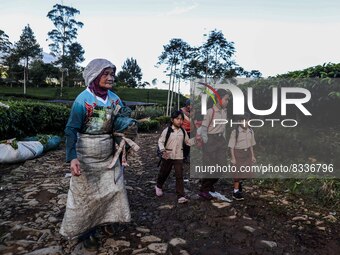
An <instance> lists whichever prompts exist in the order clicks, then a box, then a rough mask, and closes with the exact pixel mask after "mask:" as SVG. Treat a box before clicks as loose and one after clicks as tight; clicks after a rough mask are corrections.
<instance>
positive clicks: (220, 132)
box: [198, 89, 230, 201]
mask: <svg viewBox="0 0 340 255" xmlns="http://www.w3.org/2000/svg"><path fill="white" fill-rule="evenodd" d="M217 93H218V95H219V96H220V98H221V104H220V103H216V104H215V105H213V106H212V107H210V108H209V109H208V111H207V114H206V115H205V116H204V119H203V122H202V126H201V127H200V128H201V131H200V132H199V133H200V135H201V137H202V140H203V142H204V145H203V155H202V161H203V164H204V165H206V166H212V165H216V164H218V165H220V166H224V165H226V164H227V159H226V157H225V154H226V152H227V148H228V146H227V141H226V139H225V127H226V126H225V125H216V126H214V125H213V121H214V119H227V110H226V108H227V105H228V102H229V97H230V93H229V91H227V90H225V89H218V90H217ZM216 101H217V97H216ZM210 102H211V104H212V100H210ZM208 105H209V101H208ZM217 181H218V178H203V179H201V187H200V192H199V193H198V195H199V196H200V197H201V198H203V199H205V200H211V199H214V198H221V196H222V195H221V194H220V193H218V192H216V191H215V188H214V185H215V183H216V182H217ZM223 200H226V201H228V200H227V199H226V198H225V197H224V196H223Z"/></svg>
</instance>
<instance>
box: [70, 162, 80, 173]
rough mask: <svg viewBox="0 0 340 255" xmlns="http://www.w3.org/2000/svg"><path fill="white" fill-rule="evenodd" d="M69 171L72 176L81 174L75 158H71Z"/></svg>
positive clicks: (78, 163)
mask: <svg viewBox="0 0 340 255" xmlns="http://www.w3.org/2000/svg"><path fill="white" fill-rule="evenodd" d="M70 169H71V173H72V175H73V176H79V175H81V173H80V162H79V160H78V159H77V158H75V159H72V160H71V166H70Z"/></svg>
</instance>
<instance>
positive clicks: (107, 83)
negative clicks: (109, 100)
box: [99, 67, 115, 89]
mask: <svg viewBox="0 0 340 255" xmlns="http://www.w3.org/2000/svg"><path fill="white" fill-rule="evenodd" d="M114 75H115V74H114V71H113V68H111V67H109V68H105V69H104V72H103V74H102V76H101V77H100V81H99V87H101V88H104V89H111V88H112V87H113V82H114V80H115V79H114Z"/></svg>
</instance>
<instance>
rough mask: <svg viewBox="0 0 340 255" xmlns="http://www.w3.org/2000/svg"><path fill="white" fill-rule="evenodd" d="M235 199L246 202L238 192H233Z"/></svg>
mask: <svg viewBox="0 0 340 255" xmlns="http://www.w3.org/2000/svg"><path fill="white" fill-rule="evenodd" d="M233 199H235V200H238V201H240V200H244V197H243V195H242V193H241V192H240V191H237V192H233Z"/></svg>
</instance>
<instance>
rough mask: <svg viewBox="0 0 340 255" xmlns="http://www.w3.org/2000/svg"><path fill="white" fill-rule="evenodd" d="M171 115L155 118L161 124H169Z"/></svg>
mask: <svg viewBox="0 0 340 255" xmlns="http://www.w3.org/2000/svg"><path fill="white" fill-rule="evenodd" d="M170 119H171V118H170V117H169V116H159V117H157V118H155V120H157V121H159V124H161V125H163V124H169V123H170Z"/></svg>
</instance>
